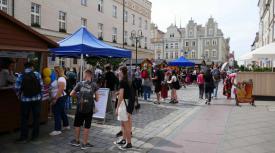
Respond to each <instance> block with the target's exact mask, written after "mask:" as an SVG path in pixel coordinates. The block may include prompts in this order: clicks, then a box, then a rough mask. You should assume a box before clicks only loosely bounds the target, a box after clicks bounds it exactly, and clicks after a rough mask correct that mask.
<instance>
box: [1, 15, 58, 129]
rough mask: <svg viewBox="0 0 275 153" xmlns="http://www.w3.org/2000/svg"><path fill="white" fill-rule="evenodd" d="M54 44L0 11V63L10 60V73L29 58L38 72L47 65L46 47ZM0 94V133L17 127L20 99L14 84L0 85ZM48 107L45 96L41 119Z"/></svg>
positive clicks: (45, 116) (45, 119) (46, 114)
mask: <svg viewBox="0 0 275 153" xmlns="http://www.w3.org/2000/svg"><path fill="white" fill-rule="evenodd" d="M57 46H58V44H57V43H55V42H54V41H51V40H50V39H48V38H47V37H45V36H43V35H42V34H40V33H38V32H36V31H34V30H33V29H31V28H30V27H28V26H27V25H25V24H23V23H22V22H20V21H18V20H16V19H15V18H13V17H12V16H9V15H8V14H6V13H4V12H2V11H0V63H2V61H4V60H6V59H9V60H12V61H13V63H14V67H13V72H14V73H21V72H22V71H23V69H24V67H23V65H24V63H25V62H27V61H29V60H32V61H35V69H36V70H37V71H40V72H41V71H42V69H43V68H44V67H46V66H47V56H48V53H49V50H48V48H53V47H57ZM1 66H3V65H0V67H1ZM1 79H4V78H1ZM45 95H46V94H45ZM0 97H1V101H0V103H1V107H0V122H1V123H3V124H1V125H0V132H6V131H13V130H15V129H17V128H19V123H20V102H19V100H18V98H17V96H16V93H15V91H14V83H11V84H3V85H1V87H0ZM48 107H49V106H48V102H47V97H44V100H43V103H42V111H41V122H47V119H48Z"/></svg>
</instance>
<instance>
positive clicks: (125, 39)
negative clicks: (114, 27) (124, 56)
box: [124, 31, 128, 45]
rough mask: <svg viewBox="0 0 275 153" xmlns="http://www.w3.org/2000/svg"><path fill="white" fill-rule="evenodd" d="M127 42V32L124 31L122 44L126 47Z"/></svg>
mask: <svg viewBox="0 0 275 153" xmlns="http://www.w3.org/2000/svg"><path fill="white" fill-rule="evenodd" d="M127 42H128V31H124V44H125V45H127Z"/></svg>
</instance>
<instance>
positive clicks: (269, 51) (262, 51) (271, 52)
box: [240, 43, 275, 61]
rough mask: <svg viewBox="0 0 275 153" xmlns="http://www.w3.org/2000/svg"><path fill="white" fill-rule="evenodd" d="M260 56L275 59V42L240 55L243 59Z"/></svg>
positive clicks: (258, 57)
mask: <svg viewBox="0 0 275 153" xmlns="http://www.w3.org/2000/svg"><path fill="white" fill-rule="evenodd" d="M260 58H268V59H275V43H270V44H268V45H266V46H263V47H260V48H258V49H256V50H254V51H252V52H249V53H247V54H245V55H243V56H241V57H240V60H241V61H249V60H257V59H260Z"/></svg>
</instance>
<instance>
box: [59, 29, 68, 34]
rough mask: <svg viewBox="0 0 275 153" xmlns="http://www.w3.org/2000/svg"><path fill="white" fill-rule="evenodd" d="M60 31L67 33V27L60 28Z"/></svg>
mask: <svg viewBox="0 0 275 153" xmlns="http://www.w3.org/2000/svg"><path fill="white" fill-rule="evenodd" d="M59 32H63V33H67V30H66V29H59Z"/></svg>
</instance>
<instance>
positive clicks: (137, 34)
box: [130, 30, 143, 68]
mask: <svg viewBox="0 0 275 153" xmlns="http://www.w3.org/2000/svg"><path fill="white" fill-rule="evenodd" d="M142 38H143V35H142V31H141V30H138V31H137V32H136V31H135V30H133V31H132V32H131V37H130V39H131V40H132V42H134V41H135V43H136V68H137V51H138V47H137V45H138V43H139V45H140V41H141V39H142Z"/></svg>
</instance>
